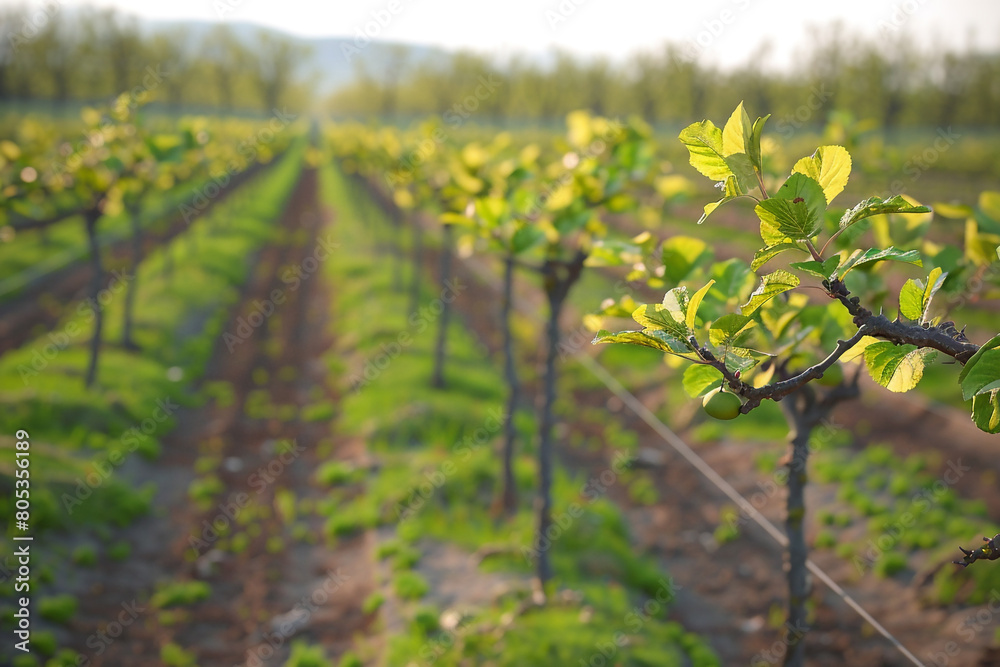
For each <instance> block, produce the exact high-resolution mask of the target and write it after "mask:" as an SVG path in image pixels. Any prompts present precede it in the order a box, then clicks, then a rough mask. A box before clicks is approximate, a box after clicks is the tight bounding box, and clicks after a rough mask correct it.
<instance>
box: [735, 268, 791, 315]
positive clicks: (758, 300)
mask: <svg viewBox="0 0 1000 667" xmlns="http://www.w3.org/2000/svg"><path fill="white" fill-rule="evenodd" d="M798 285H799V277H798V276H796V275H795V274H793V273H789V272H788V271H784V270H782V269H778V270H777V271H775V272H774V273H769V274H767V275H766V276H763V277H762V278H761V279H760V285H759V286H758V287H757V289H756V290H754V292H753V294H751V295H750V300H749V301H747V302H746V303H745V304H744V305H743V306H741V307H740V312H742V313H743V314H744V315H752V314H753V313H755V312H756V311H757V309H758V308H760V307H761V306H763V305H764V304H765V303H767V302H768V301H770V300H771V299H773V298H774V297H776V296H778V295H779V294H781V293H782V292H787V291H788V290H790V289H794V288H796V287H798Z"/></svg>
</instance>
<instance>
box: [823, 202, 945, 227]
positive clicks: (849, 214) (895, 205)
mask: <svg viewBox="0 0 1000 667" xmlns="http://www.w3.org/2000/svg"><path fill="white" fill-rule="evenodd" d="M928 211H930V209H929V208H927V207H926V206H914V205H913V204H911V203H910V202H908V201H906V200H905V199H903V196H902V195H893V196H892V197H889V198H888V199H882V198H881V197H869V198H868V199H865V200H864V201H862V202H860V203H859V204H858V205H857V206H855V207H854V208H852V209H848V210H847V211H846V212H845V213H844V215H843V216H842V217H841V218H840V228H841V229H847V228H848V227H850V226H851V225H854V224H856V223H858V222H860V221H862V220H864V219H865V218H870V217H871V216H873V215H881V214H884V213H927V212H928Z"/></svg>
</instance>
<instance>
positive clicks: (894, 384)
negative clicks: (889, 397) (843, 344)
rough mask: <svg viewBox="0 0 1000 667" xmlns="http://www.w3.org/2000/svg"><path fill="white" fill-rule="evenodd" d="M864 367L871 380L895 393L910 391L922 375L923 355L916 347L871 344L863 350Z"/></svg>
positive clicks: (882, 342)
mask: <svg viewBox="0 0 1000 667" xmlns="http://www.w3.org/2000/svg"><path fill="white" fill-rule="evenodd" d="M865 365H866V366H867V367H868V373H869V375H871V377H872V379H873V380H875V381H876V382H878V383H879V384H880V385H882V386H883V387H885V388H886V389H888V390H889V391H892V392H896V393H902V392H905V391H910V390H911V389H913V388H914V387H916V386H917V383H918V382H920V378H922V377H923V375H924V355H923V353H922V352H921V351H920V349H919V348H917V346H916V345H908V344H907V345H896V344H894V343H891V342H889V341H879V342H878V343H873V344H872V345H869V346H868V347H866V348H865Z"/></svg>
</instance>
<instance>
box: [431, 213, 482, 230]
mask: <svg viewBox="0 0 1000 667" xmlns="http://www.w3.org/2000/svg"><path fill="white" fill-rule="evenodd" d="M439 220H440V221H441V224H442V225H461V226H463V227H475V225H476V223H475V222H474V221H473V220H472V218H470V217H468V216H465V215H462V214H461V213H452V212H451V211H445V212H444V213H442V214H441V215H440V217H439Z"/></svg>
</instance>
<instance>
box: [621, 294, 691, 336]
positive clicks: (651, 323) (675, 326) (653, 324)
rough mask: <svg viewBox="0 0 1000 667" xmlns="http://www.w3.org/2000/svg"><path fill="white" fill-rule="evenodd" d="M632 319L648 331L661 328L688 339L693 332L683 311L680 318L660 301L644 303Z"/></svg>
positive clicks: (633, 314)
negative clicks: (686, 321) (687, 324)
mask: <svg viewBox="0 0 1000 667" xmlns="http://www.w3.org/2000/svg"><path fill="white" fill-rule="evenodd" d="M668 294H669V292H668ZM632 319H634V320H635V321H636V322H638V323H639V324H641V325H642V327H643V330H644V331H645V332H646V333H650V332H652V331H657V330H661V331H666V332H667V333H668V334H670V335H671V336H673V337H674V338H679V339H681V340H687V337H688V336H689V335H690V334H691V332H690V331H689V330H688V328H687V326H685V324H684V314H683V312H682V313H681V315H680V320H678V319H676V318H675V317H674V314H673V313H672V312H671V311H670V310H668V309H667V308H665V307H664V306H662V305H660V304H658V303H657V304H645V303H644V304H642V305H641V306H639V307H638V308H636V309H635V312H633V313H632Z"/></svg>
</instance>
